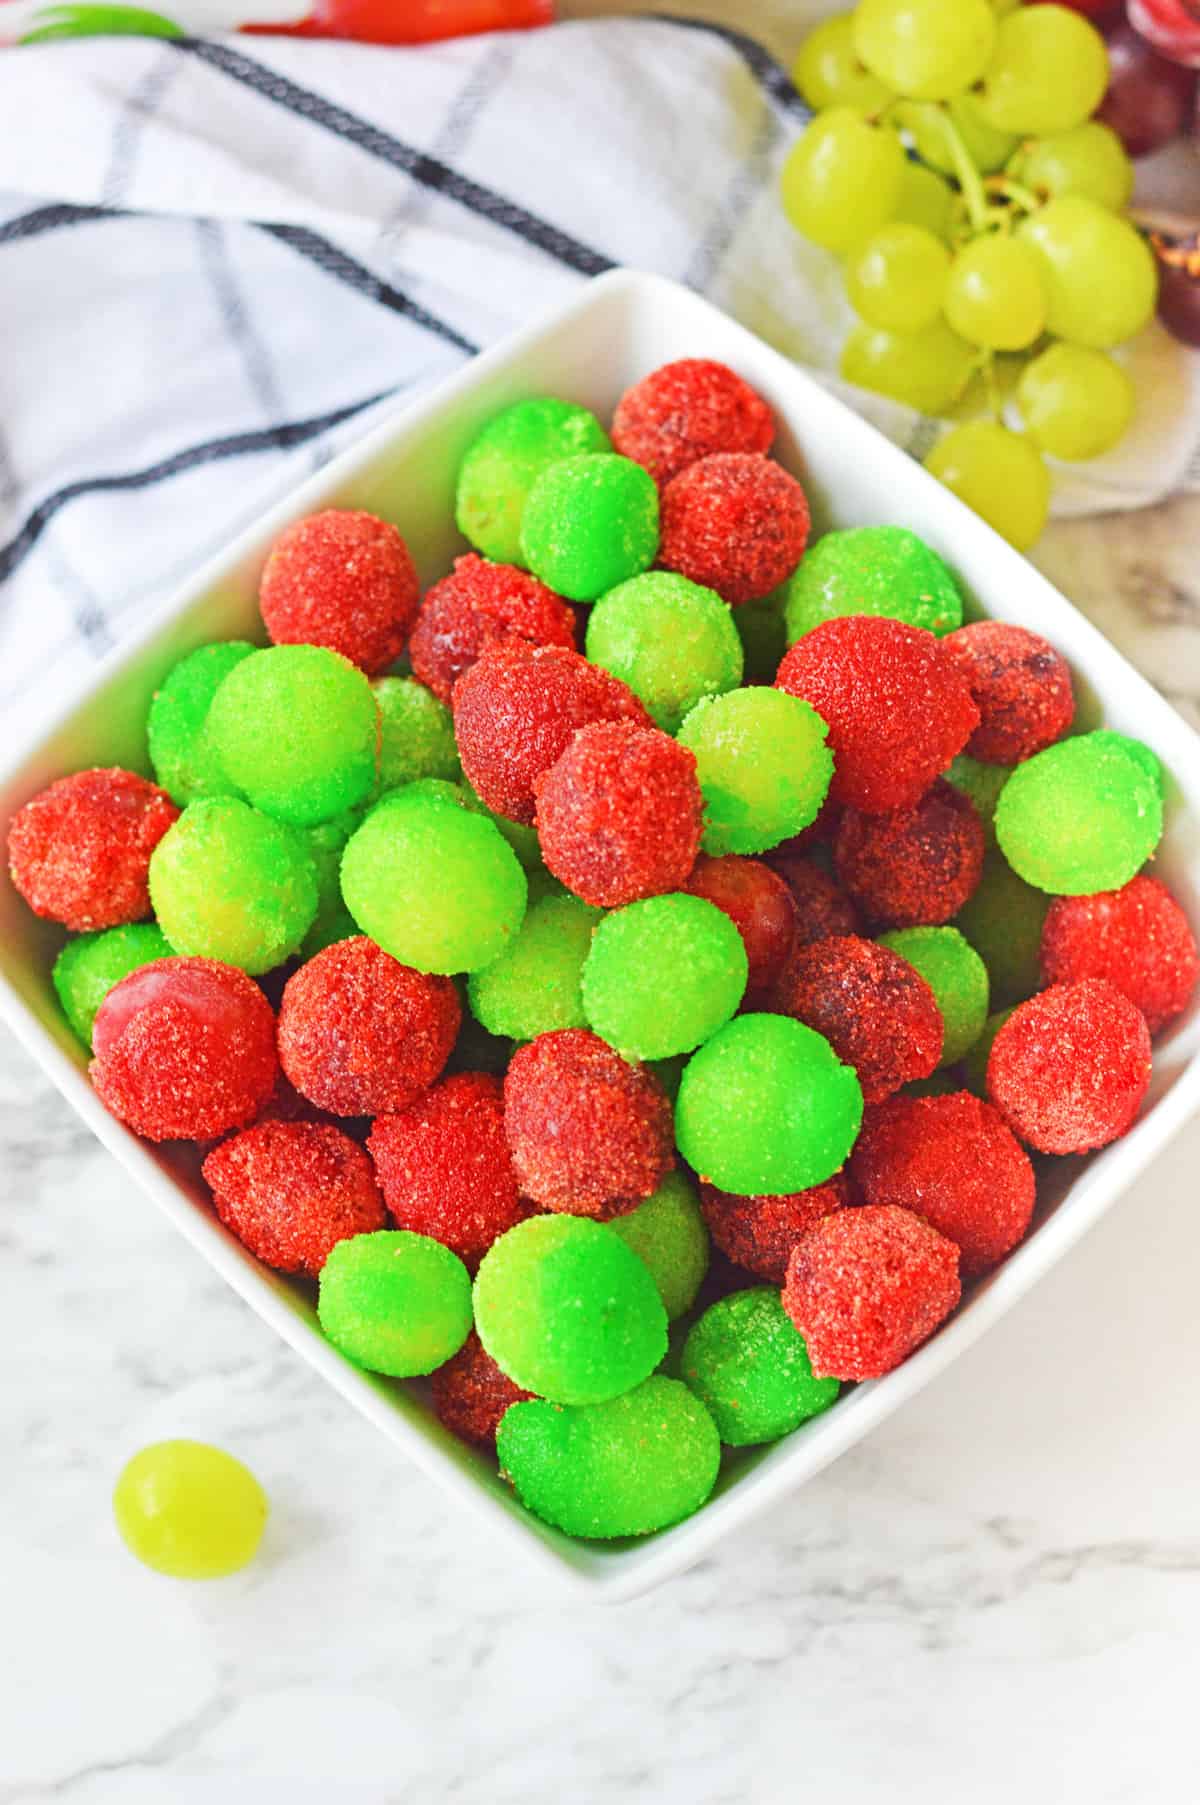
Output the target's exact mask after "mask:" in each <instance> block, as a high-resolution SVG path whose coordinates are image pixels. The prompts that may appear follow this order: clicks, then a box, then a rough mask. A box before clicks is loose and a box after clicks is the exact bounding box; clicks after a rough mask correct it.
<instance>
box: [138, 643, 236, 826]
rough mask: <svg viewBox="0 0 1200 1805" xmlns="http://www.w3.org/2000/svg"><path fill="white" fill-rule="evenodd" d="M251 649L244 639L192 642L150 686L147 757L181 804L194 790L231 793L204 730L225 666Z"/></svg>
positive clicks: (189, 799)
mask: <svg viewBox="0 0 1200 1805" xmlns="http://www.w3.org/2000/svg"><path fill="white" fill-rule="evenodd" d="M254 650H255V648H254V646H252V645H251V643H250V641H249V640H248V639H226V640H218V641H216V642H215V643H214V644H212V645H207V646H197V647H196V650H195V651H194V652H189V653H188V654H187V656H186V657H185V658H181V659H180V660H179V662H178V664H173V665H172V666H171V669H170V670H169V671H168V672H167V675H166V676H165V677H164V679H163V682H162V685H161V687H160V688H159V689H156V690H155V692H154V696H153V698H152V700H151V703H150V712H149V714H148V715H147V717H146V740H147V746H148V750H149V753H150V763H151V764H152V765H153V767H154V775H155V776H156V777H157V779H158V781H159V783H160V784H161V785H162V787H163V789H164V790H166V791H167V793H168V795H169V796H170V797H171V799H172V801H174V802H177V803H178V804H179V806H180V807H181V808H182V807H183V806H184V804H185V803H188V802H194V801H195V800H196V798H197V797H198V796H228V795H231V794H232V793H233V785H232V783H231V782H230V780H229V778H228V777H227V776H226V774H225V772H224V770H223V769H222V767H221V763H220V760H219V759H218V758H217V756H216V753H215V752H214V751H213V747H212V743H211V741H210V739H209V736H208V711H209V709H210V708H211V706H212V699H213V697H214V696H215V695H216V693H217V691H218V689H219V688H220V687H221V684H222V683H223V682H224V680H225V678H226V677H227V676H228V675H229V673H230V671H231V670H233V668H234V666H235V665H239V664H240V663H241V662H242V660H243V658H249V656H250V654H251V653H252V652H253V651H254Z"/></svg>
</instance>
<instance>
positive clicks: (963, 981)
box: [879, 928, 989, 1066]
mask: <svg viewBox="0 0 1200 1805" xmlns="http://www.w3.org/2000/svg"><path fill="white" fill-rule="evenodd" d="M879 944H880V946H890V947H891V949H892V951H893V952H894V953H899V955H900V957H901V958H902V959H907V960H908V963H909V964H910V965H912V966H915V967H916V969H917V971H919V972H920V974H921V976H922V977H923V978H924V980H925V982H926V983H927V984H928V986H929V988H930V990H932V992H933V994H934V997H935V999H936V1001H937V1006H938V1008H939V1009H940V1010H941V1012H942V1024H943V1030H944V1033H943V1039H942V1057H941V1059H940V1061H939V1062H938V1063H939V1064H940V1065H944V1066H946V1065H954V1064H956V1063H957V1061H958V1060H960V1059H961V1058H962V1056H963V1054H964V1053H965V1052H966V1051H967V1049H968V1048H969V1047H971V1046H973V1045H974V1044H975V1042H976V1041H977V1040H978V1039H979V1036H980V1034H981V1033H982V1032H983V1024H984V1022H985V1021H986V1019H987V1012H988V1000H989V988H988V974H987V966H986V965H985V964H984V963H983V960H982V959H981V958H980V956H979V954H978V953H977V952H976V951H975V948H974V947H973V946H972V945H971V944H970V942H969V941H968V940H966V939H964V938H963V936H962V934H960V933H959V931H958V929H957V928H895V929H893V931H892V932H891V933H890V934H881V935H880V936H879Z"/></svg>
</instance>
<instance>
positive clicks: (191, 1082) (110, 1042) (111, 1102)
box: [89, 959, 279, 1141]
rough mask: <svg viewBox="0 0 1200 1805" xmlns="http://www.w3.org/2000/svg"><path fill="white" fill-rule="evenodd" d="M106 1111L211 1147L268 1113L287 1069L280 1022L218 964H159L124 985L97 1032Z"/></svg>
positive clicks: (95, 1065)
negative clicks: (281, 1057) (278, 1046)
mask: <svg viewBox="0 0 1200 1805" xmlns="http://www.w3.org/2000/svg"><path fill="white" fill-rule="evenodd" d="M92 1046H93V1048H94V1050H95V1055H96V1057H95V1058H94V1059H93V1060H92V1063H91V1066H90V1068H89V1075H90V1077H91V1080H92V1083H93V1085H94V1086H95V1089H96V1092H97V1094H98V1095H99V1097H100V1100H101V1102H102V1103H103V1104H104V1105H105V1107H106V1108H107V1109H109V1110H111V1111H112V1113H113V1115H114V1116H118V1117H119V1118H120V1120H121V1121H122V1122H125V1123H127V1124H128V1126H129V1127H130V1128H132V1129H133V1131H134V1133H135V1134H140V1135H144V1136H145V1138H146V1139H147V1140H150V1141H179V1140H189V1141H206V1140H212V1139H214V1138H215V1137H216V1136H217V1135H219V1134H226V1133H227V1132H228V1131H229V1129H231V1128H240V1127H242V1126H243V1125H244V1124H245V1123H247V1122H251V1121H253V1120H254V1118H255V1117H256V1116H257V1115H258V1113H259V1111H260V1110H261V1109H262V1107H263V1105H264V1104H265V1103H266V1101H267V1099H268V1098H269V1097H270V1096H271V1094H272V1091H273V1089H274V1086H275V1080H276V1077H277V1075H278V1072H279V1062H278V1060H277V1058H276V1054H275V1017H274V1015H273V1013H272V1011H271V1005H270V1004H269V1003H268V1002H267V999H266V997H265V996H264V995H263V993H262V991H261V990H260V989H259V988H258V985H257V984H256V983H255V982H254V980H253V979H252V978H248V977H247V976H246V974H245V972H243V971H238V970H237V969H236V968H235V967H234V966H232V965H221V964H220V963H219V962H218V961H217V960H215V959H156V960H154V961H153V963H152V964H150V965H142V966H139V967H138V969H137V970H136V971H132V972H130V974H129V976H128V977H127V978H122V979H121V982H120V983H119V984H115V985H114V986H113V988H112V989H111V990H110V991H109V993H108V995H107V996H106V997H105V999H104V1001H103V1002H102V1003H101V1005H100V1008H99V1011H98V1013H97V1015H96V1022H95V1026H94V1028H93V1030H92Z"/></svg>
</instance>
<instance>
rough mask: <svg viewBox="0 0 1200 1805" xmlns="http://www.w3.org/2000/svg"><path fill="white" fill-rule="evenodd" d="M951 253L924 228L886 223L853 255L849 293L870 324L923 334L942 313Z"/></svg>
mask: <svg viewBox="0 0 1200 1805" xmlns="http://www.w3.org/2000/svg"><path fill="white" fill-rule="evenodd" d="M949 273H950V253H949V252H948V251H947V249H946V247H945V245H944V244H942V243H940V242H939V240H938V239H936V238H935V237H934V236H933V233H932V232H927V231H925V229H924V228H923V227H922V226H909V225H900V224H897V223H896V222H895V221H893V222H892V224H891V225H887V226H883V227H882V228H881V229H880V230H879V231H878V232H876V233H875V234H874V236H873V237H871V238H868V239H867V241H866V243H865V244H864V245H863V246H862V248H861V250H858V251H856V252H855V253H854V255H853V257H851V259H850V261H849V263H848V264H847V266H846V292H847V294H848V295H849V296H850V302H851V305H852V306H853V307H854V308H855V310H856V311H857V312H858V313H859V314H860V315H861V316H862V318H863V319H864V320H866V322H867V324H868V325H869V326H882V327H884V328H885V330H886V331H888V332H919V331H920V330H921V328H922V327H923V326H930V325H932V324H933V322H934V320H936V319H937V317H938V315H939V313H940V312H941V311H942V296H943V295H944V293H945V290H946V277H947V276H948V274H949Z"/></svg>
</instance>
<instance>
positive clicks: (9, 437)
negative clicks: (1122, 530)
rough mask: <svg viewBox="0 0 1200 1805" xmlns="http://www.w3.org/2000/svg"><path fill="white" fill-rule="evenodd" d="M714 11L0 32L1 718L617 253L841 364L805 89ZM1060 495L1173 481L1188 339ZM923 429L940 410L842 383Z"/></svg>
mask: <svg viewBox="0 0 1200 1805" xmlns="http://www.w3.org/2000/svg"><path fill="white" fill-rule="evenodd" d="M806 116H807V115H806V110H805V107H804V105H803V103H802V102H801V100H800V99H799V97H798V95H797V94H796V92H795V90H794V89H793V88H792V86H791V84H790V82H789V81H788V79H787V77H786V76H785V75H784V74H783V72H782V71H781V70H780V69H779V67H778V66H777V65H776V64H775V63H774V62H773V61H772V60H771V59H770V58H769V57H768V56H767V55H766V54H765V53H764V52H763V51H762V50H761V49H760V48H759V47H758V46H757V45H756V44H755V43H753V42H752V41H751V40H750V39H748V38H744V37H742V36H741V35H740V34H738V33H736V32H731V31H728V30H723V29H722V28H720V27H715V26H711V25H706V24H702V23H700V22H686V21H679V20H667V19H656V18H649V17H647V18H640V19H622V20H608V21H603V22H594V23H582V22H581V23H575V24H563V25H559V26H555V27H552V28H551V29H548V30H545V31H537V32H529V33H513V34H506V35H500V36H493V37H485V38H475V39H463V40H459V41H457V42H453V43H448V44H443V45H437V46H432V47H427V48H423V49H419V50H385V49H372V48H366V47H362V46H357V45H350V44H336V43H316V42H306V41H297V40H292V39H286V38H280V39H271V38H254V39H248V38H227V39H204V40H174V41H172V40H159V39H130V38H116V39H108V40H95V39H92V40H76V41H73V42H64V43H57V44H48V45H45V46H40V47H37V48H27V49H22V50H14V51H8V52H5V53H3V54H2V55H0V321H2V323H3V337H2V340H0V344H2V350H0V708H3V711H4V718H5V722H6V725H7V726H8V727H9V728H10V729H11V730H13V731H16V730H18V729H19V728H20V727H22V726H23V725H24V722H25V718H26V717H27V716H29V715H31V714H34V713H36V712H38V711H39V710H40V709H44V707H45V692H46V688H47V686H49V685H56V686H57V685H61V684H62V683H64V682H66V681H69V680H70V679H72V678H73V677H75V676H76V675H78V673H79V672H80V670H82V669H83V668H85V667H86V666H87V665H88V664H89V663H90V662H91V661H94V660H95V659H96V658H98V657H100V656H101V655H103V654H104V653H105V652H106V651H108V650H109V649H110V648H111V647H112V646H113V645H114V644H116V643H117V642H118V641H119V640H120V638H121V636H122V635H123V634H124V633H126V632H128V631H129V630H130V628H131V627H132V626H133V625H134V624H135V623H136V621H137V620H138V618H139V617H140V616H141V615H142V614H143V613H144V611H145V610H146V609H147V608H149V607H151V606H152V605H153V604H154V603H155V602H156V601H157V600H159V599H161V598H162V596H163V595H164V594H165V593H166V592H167V591H168V590H169V589H170V587H171V586H172V585H173V584H174V583H176V582H178V581H179V580H180V579H181V578H182V577H183V576H185V575H186V574H187V572H188V571H189V570H190V569H191V568H192V567H193V566H195V565H196V564H197V563H198V562H199V561H200V560H202V559H203V558H205V557H206V556H208V555H210V554H211V553H213V552H214V551H216V550H217V549H219V547H220V546H221V545H222V543H223V542H225V541H226V540H227V539H228V538H229V537H230V536H231V535H232V534H233V533H234V532H235V531H237V530H238V529H239V528H240V527H242V526H243V525H245V524H246V523H247V522H248V521H250V520H251V519H252V518H253V517H254V515H255V514H256V513H257V512H259V511H261V509H262V508H263V507H264V506H266V505H267V504H268V503H269V502H271V501H272V500H274V499H275V498H276V497H277V496H278V495H280V493H281V492H283V491H284V490H285V489H286V488H288V487H289V486H291V485H292V484H294V483H295V482H297V481H298V480H299V479H300V478H302V477H303V476H305V475H307V474H308V473H309V472H310V471H312V470H313V469H314V468H316V467H317V466H318V465H319V464H320V463H322V462H323V461H324V460H325V459H327V458H328V457H329V456H330V455H331V453H332V452H333V451H334V450H335V449H337V448H338V447H340V446H341V445H343V444H345V443H346V442H347V440H348V439H349V438H350V437H352V436H353V435H356V434H357V433H359V432H361V431H362V430H363V429H364V427H365V426H366V425H367V424H368V423H373V422H374V421H375V420H376V419H378V418H379V416H380V415H381V414H382V413H383V412H384V411H385V410H387V409H389V408H396V407H398V406H400V405H402V404H403V403H404V401H405V400H406V399H407V398H408V397H410V396H411V395H412V393H413V391H414V390H415V389H417V388H418V387H419V386H420V385H423V384H427V383H430V382H433V381H435V380H436V379H437V378H438V377H440V376H443V375H445V374H446V373H447V372H448V371H450V370H452V369H453V368H455V367H456V366H457V365H459V364H460V363H461V362H462V361H463V360H464V359H465V358H468V357H470V356H471V354H472V353H473V352H474V351H475V350H476V349H477V348H479V347H480V346H483V345H486V344H490V343H492V342H493V341H495V340H496V339H498V338H500V337H501V336H503V335H504V334H505V333H507V332H509V331H510V330H511V329H512V328H514V327H515V326H517V325H520V324H522V323H523V322H525V321H526V320H528V319H529V318H530V317H531V316H533V315H536V314H537V313H538V312H540V311H541V310H543V309H545V308H546V307H548V306H550V305H551V304H552V303H554V302H556V301H558V300H561V299H562V297H563V296H564V295H565V294H567V293H568V292H569V291H571V290H572V289H573V288H574V287H575V285H577V284H578V283H580V282H583V281H586V280H587V279H588V278H589V277H590V276H593V275H595V274H596V273H598V272H599V271H601V270H605V269H608V268H610V267H611V266H612V265H613V264H629V265H632V266H634V267H640V268H644V269H650V270H656V271H660V272H662V273H663V274H666V275H669V276H673V277H675V278H676V279H678V280H680V281H682V282H684V283H687V284H689V285H691V286H692V287H694V288H696V289H698V290H700V291H701V292H702V293H704V294H706V295H708V296H709V297H710V298H711V299H712V300H714V301H716V302H717V303H718V304H719V305H720V306H722V307H724V308H726V309H727V310H728V311H729V312H730V313H732V314H733V315H734V316H735V317H736V318H738V319H740V320H741V321H742V322H743V323H744V324H745V325H747V326H749V327H750V328H751V329H752V330H753V331H755V332H758V333H760V334H761V335H762V336H763V337H764V338H766V339H768V340H769V341H770V342H771V343H772V344H774V345H776V346H778V347H779V348H780V349H781V350H783V351H784V352H786V353H787V354H789V355H790V356H793V357H795V358H797V359H798V360H800V361H802V362H804V363H805V364H807V365H809V366H811V367H812V368H813V369H814V370H815V371H816V372H817V373H818V374H820V375H821V376H822V378H823V379H824V380H827V381H829V382H831V383H832V384H834V385H835V386H836V385H837V378H836V376H835V375H834V374H833V371H834V368H835V365H836V358H837V347H838V345H839V343H840V341H841V338H842V337H843V335H844V332H845V329H846V325H847V310H846V303H845V301H844V298H843V295H842V287H841V279H840V275H839V272H838V269H837V266H836V264H835V261H834V259H833V258H831V257H829V256H827V255H825V254H824V253H823V252H821V251H819V250H817V249H815V248H814V247H812V246H810V245H807V244H805V243H803V242H802V241H801V240H800V239H798V238H797V237H796V235H795V234H794V233H793V232H792V231H791V230H790V229H789V228H788V227H787V225H786V224H785V223H784V221H783V219H782V216H781V214H780V211H779V207H778V202H777V198H776V181H777V176H778V171H779V166H780V164H781V162H782V160H783V158H784V156H785V155H786V153H787V150H788V147H789V146H790V144H791V142H792V140H793V139H794V137H795V135H796V133H797V131H798V130H799V129H800V127H801V126H802V124H803V122H804V120H805V118H806ZM1131 356H1132V358H1133V360H1134V364H1135V366H1136V367H1135V375H1136V378H1137V380H1138V382H1139V385H1140V390H1141V394H1142V397H1143V404H1142V408H1141V413H1140V419H1139V424H1138V427H1137V429H1136V431H1135V432H1134V433H1133V435H1132V436H1131V437H1130V438H1129V439H1127V440H1126V442H1125V444H1124V445H1123V446H1122V447H1121V448H1120V449H1119V451H1117V452H1116V453H1114V454H1112V455H1111V456H1110V457H1109V458H1106V459H1104V460H1102V461H1101V462H1098V463H1096V464H1093V465H1089V466H1086V467H1083V468H1076V469H1074V470H1069V471H1064V473H1063V477H1062V481H1061V482H1060V485H1059V489H1058V495H1057V504H1056V505H1057V507H1058V508H1059V510H1060V511H1061V512H1070V513H1079V512H1087V511H1092V510H1098V509H1106V508H1121V507H1135V506H1138V505H1140V504H1143V503H1146V502H1149V501H1152V500H1155V499H1157V498H1159V497H1160V496H1162V495H1163V494H1165V493H1168V492H1169V491H1171V490H1172V489H1175V488H1179V487H1183V486H1187V485H1188V484H1189V483H1190V484H1191V485H1193V486H1194V485H1196V484H1198V483H1200V456H1198V455H1197V440H1198V435H1200V359H1197V358H1194V357H1191V356H1189V355H1188V354H1186V353H1184V352H1183V351H1181V350H1180V349H1179V348H1178V347H1176V346H1174V345H1173V344H1172V342H1171V341H1169V340H1168V339H1167V338H1166V335H1165V334H1161V333H1159V332H1158V331H1151V332H1149V333H1147V334H1145V335H1144V336H1143V338H1142V340H1140V341H1139V343H1138V345H1137V347H1136V348H1135V349H1134V350H1133V351H1132V353H1131ZM850 398H851V399H852V401H853V402H854V405H855V406H857V407H859V408H860V409H861V411H862V412H864V413H866V414H868V415H869V416H870V417H871V418H872V419H874V420H875V421H876V422H877V423H878V424H880V425H881V426H882V427H883V428H884V430H885V431H887V432H889V433H890V434H891V435H892V436H893V437H895V438H897V439H898V440H900V441H901V442H902V443H906V444H908V445H909V446H910V448H911V449H913V450H914V451H916V452H919V451H921V450H923V449H925V448H926V447H927V446H928V445H929V443H930V442H931V440H932V437H933V436H934V435H935V434H936V431H937V426H936V423H934V422H930V421H921V420H918V419H917V418H916V417H915V416H914V415H912V414H911V413H909V412H908V411H907V410H905V409H903V408H899V407H895V406H892V405H891V404H889V403H887V402H886V401H883V400H880V399H879V398H877V397H872V396H868V395H864V394H863V393H861V392H859V391H850Z"/></svg>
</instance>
